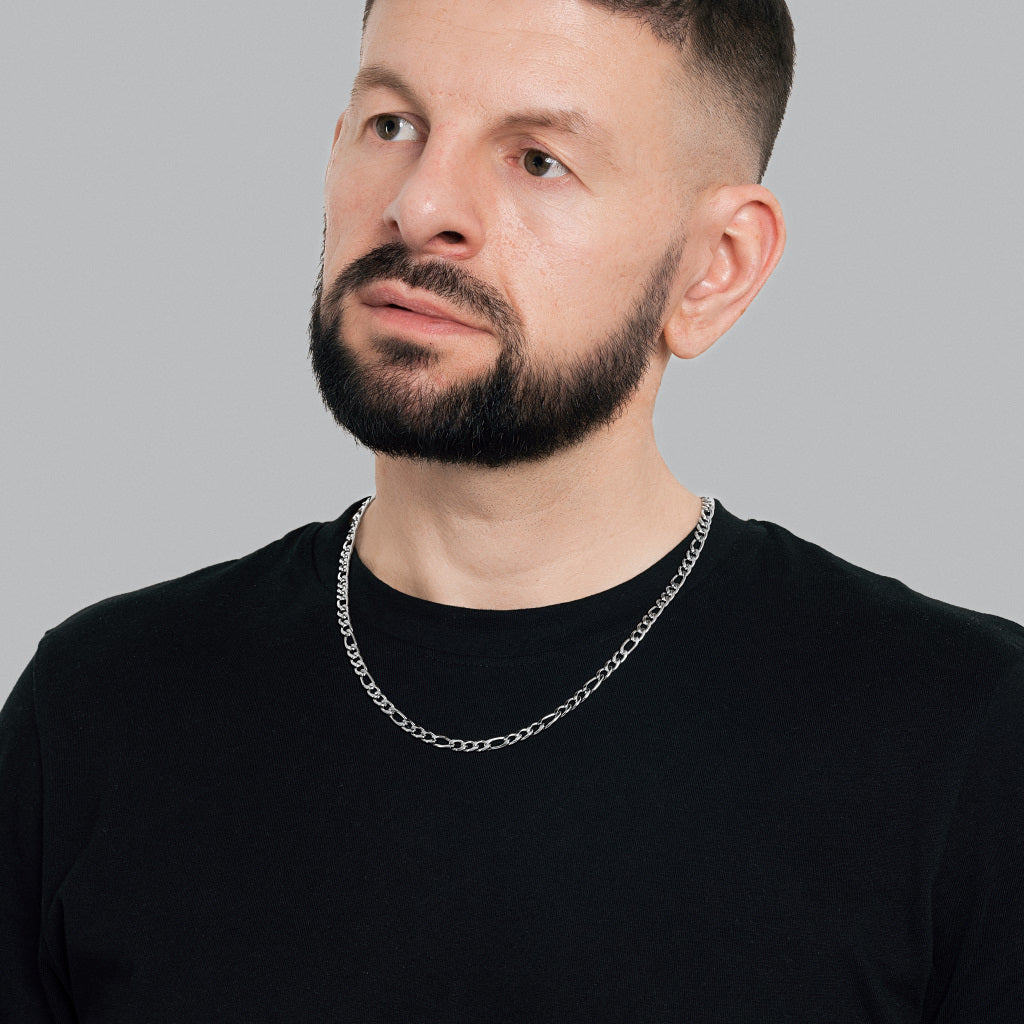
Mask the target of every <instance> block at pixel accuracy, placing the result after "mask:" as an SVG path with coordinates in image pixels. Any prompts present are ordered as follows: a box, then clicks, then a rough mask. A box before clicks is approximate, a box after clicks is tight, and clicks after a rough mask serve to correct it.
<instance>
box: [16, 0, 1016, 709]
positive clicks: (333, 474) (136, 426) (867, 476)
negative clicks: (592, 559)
mask: <svg viewBox="0 0 1024 1024" xmlns="http://www.w3.org/2000/svg"><path fill="white" fill-rule="evenodd" d="M791 8H792V11H793V15H794V19H795V21H796V23H797V31H798V44H799V47H800V58H799V67H798V74H797V88H796V92H795V95H794V97H793V101H792V105H791V108H790V113H789V116H788V118H787V122H786V125H785V126H784V128H783V132H782V136H781V138H780V140H779V145H778V147H777V155H776V158H775V161H774V163H773V166H772V167H771V169H770V170H769V176H768V179H767V180H766V184H768V185H769V187H771V188H773V189H774V190H775V191H776V193H777V194H778V195H779V197H780V198H781V200H782V203H783V207H784V209H785V210H786V213H787V217H788V222H789V230H790V242H789V249H788V252H787V254H786V256H785V258H784V260H783V263H782V265H781V267H780V268H779V270H778V271H777V274H776V276H775V277H774V278H773V280H772V281H771V282H769V285H768V288H767V290H766V292H765V293H764V294H763V295H762V296H761V297H760V298H759V299H758V301H757V302H756V303H755V304H754V306H753V307H752V309H751V310H750V312H749V313H748V314H747V315H746V317H744V319H743V321H742V322H741V323H740V324H739V325H738V326H737V328H735V329H734V330H733V331H732V332H731V333H730V334H729V335H727V336H726V337H725V338H723V339H722V340H721V341H720V342H719V343H718V345H716V347H715V348H714V349H712V351H711V352H710V353H708V354H707V355H706V356H704V357H702V358H701V359H699V360H697V361H696V362H690V363H686V364H682V363H678V364H677V365H676V366H675V367H674V369H673V370H672V371H671V373H670V375H669V379H668V381H667V383H666V387H665V389H664V391H663V393H662V397H661V401H660V407H659V412H658V427H659V435H660V438H661V442H662V445H663V450H664V451H665V453H666V456H667V458H668V460H669V463H670V465H671V466H672V467H673V469H674V470H675V471H676V474H677V475H678V476H679V477H680V478H681V479H682V480H683V482H684V483H686V484H687V486H689V487H690V488H692V489H695V490H697V491H700V492H702V493H711V494H716V495H718V496H719V497H720V498H721V499H722V500H723V501H724V502H725V504H726V505H727V506H728V507H729V508H730V509H731V510H732V511H734V512H737V513H739V514H741V515H743V516H749V517H756V518H767V519H774V520H777V521H779V522H782V523H783V524H785V525H787V526H788V527H789V528H790V529H792V530H794V531H795V532H797V533H799V534H801V535H803V536H806V537H808V538H810V539H812V540H815V541H817V542H819V543H821V544H823V545H825V546H826V547H828V548H830V549H832V550H833V551H835V552H837V553H838V554H840V555H842V556H844V557H846V558H848V559H850V560H851V561H854V562H857V563H860V564H862V565H865V566H867V567H868V568H871V569H875V570H877V571H882V572H885V573H888V574H890V575H894V576H897V577H899V578H901V579H903V580H904V581H905V582H907V583H909V584H910V585H911V586H913V587H915V588H916V589H918V590H922V591H924V592H925V593H928V594H932V595H935V596H938V597H941V598H943V599H946V600H950V601H954V602H955V603H958V604H965V605H968V606H972V607H976V608H978V609H981V610H983V611H991V612H995V613H998V614H1001V615H1004V616H1007V617H1009V618H1014V619H1017V620H1021V619H1024V580H1022V577H1021V571H1020V562H1021V553H1022V550H1024V543H1022V540H1021V534H1020V528H1019V522H1020V511H1021V507H1022V497H1024V495H1022V487H1021V467H1022V463H1024V411H1022V410H1024V402H1022V401H1021V399H1022V380H1024V346H1022V344H1021V342H1022V340H1024V339H1022V327H1021V325H1022V323H1024V298H1022V292H1024V289H1022V288H1021V284H1022V282H1021V276H1022V275H1021V257H1020V240H1021V238H1022V237H1024V190H1022V189H1021V188H1020V186H1019V178H1020V171H1019V165H1020V161H1021V158H1022V156H1024V153H1022V149H1021V143H1020V127H1021V119H1020V102H1021V98H1022V96H1024V80H1022V73H1021V70H1020V69H1021V63H1020V61H1019V54H1018V49H1019V41H1020V38H1021V31H1022V28H1024V17H1022V15H1021V14H1020V7H1019V5H1017V4H1011V3H1010V2H1009V0H1003V2H995V0H980V2H976V3H973V4H969V5H968V4H958V5H949V9H948V10H946V9H945V7H943V8H942V9H941V11H940V7H939V5H936V4H933V3H924V2H923V0H917V2H914V3H909V4H906V3H904V4H893V3H892V2H891V0H859V2H857V3H848V2H840V0H829V2H828V3H823V2H822V0H792V2H791ZM8 10H9V9H8ZM359 11H360V4H359V3H357V2H355V0H344V2H340V3H333V4H326V3H313V2H310V0H306V2H301V0H293V2H292V3H290V4H287V5H285V4H276V3H275V4H267V3H240V2H237V3H227V2H213V3H203V4H200V3H177V4H168V3H166V2H165V0H160V2H153V0H141V2H140V0H132V2H131V3H128V2H127V0H120V2H109V0H108V2H96V3H90V4H85V5H77V4H70V3H59V4H58V3H52V2H50V3H48V2H39V3H34V4H29V3H27V2H25V0H23V2H22V3H21V4H20V5H18V7H17V8H16V10H15V11H14V13H13V14H11V13H8V14H6V15H5V16H4V18H5V24H4V25H3V26H2V31H0V39H2V42H0V69H2V70H0V76H2V80H0V96H2V97H3V100H2V101H0V102H2V103H3V125H2V128H3V145H2V154H3V155H2V157H0V160H2V164H0V167H2V171H0V174H2V184H3V187H2V190H0V210H2V232H3V242H2V247H0V248H2V254H3V255H2V259H3V273H2V275H0V288H2V291H3V295H2V300H3V306H2V309H3V327H2V332H3V333H2V338H3V361H2V367H3V369H2V385H0V387H2V394H0V416H2V423H0V437H2V445H3V450H2V460H3V462H2V467H0V472H2V477H0V479H2V481H3V499H2V503H0V516H2V520H0V526H2V531H0V536H2V538H3V589H2V609H0V610H2V614H0V698H2V697H3V696H4V695H5V694H6V692H7V690H8V689H9V687H10V686H11V685H13V682H14V680H15V678H16V677H17V675H18V673H19V672H20V670H21V669H22V667H23V666H24V665H25V663H26V662H27V661H28V659H29V658H30V657H31V655H32V652H33V650H34V647H35V644H36V642H37V640H38V638H39V636H40V635H41V634H42V633H43V631H44V630H46V629H48V628H49V627H51V626H53V625H55V624H56V623H58V622H60V621H61V620H62V619H63V618H65V617H66V616H67V615H69V614H70V613H72V612H73V611H75V610H76V609H78V608H80V607H82V606H83V605H86V604H89V603H91V602H93V601H95V600H98V599H100V598H102V597H104V596H107V595H109V594H112V593H117V592H121V591H124V590H129V589H133V588H136V587H140V586H144V585H146V584H148V583H151V582H155V581H157V580H160V579H166V578H169V577H173V576H176V575H180V574H182V573H184V572H187V571H188V570H190V569H193V568H197V567H199V566H202V565H204V564H209V563H211V562H215V561H221V560H223V559H226V558H230V557H234V556H237V555H240V554H243V553H245V552H246V551H249V550H252V549H254V548H256V547H258V546H260V545H262V544H263V543H265V542H267V541H269V540H271V539H273V538H275V537H277V536H279V535H281V534H282V533H284V532H286V531H287V530H289V529H291V528H292V527H294V526H297V525H299V524H301V523H303V522H307V521H309V520H311V519H324V518H334V517H335V516H336V515H338V514H339V513H340V512H341V511H342V510H343V509H344V508H345V506H347V505H348V504H349V503H350V502H351V501H352V500H354V499H355V498H356V497H358V496H360V495H362V494H365V493H369V491H370V490H371V487H372V482H371V481H372V474H371V460H370V457H369V456H368V455H367V453H366V452H365V451H362V450H360V449H358V448H357V447H356V446H355V445H354V444H353V443H352V442H351V441H350V440H349V439H348V438H347V437H345V436H344V435H342V434H341V433H340V432H339V431H338V430H337V429H336V428H335V427H334V425H333V423H332V421H331V420H330V418H329V417H328V415H327V414H326V413H325V412H324V411H323V409H322V407H321V406H320V403H319V399H318V397H317V395H316V392H315V390H314V387H313V384H312V381H311V377H310V374H309V370H308V365H307V362H306V354H305V350H306V337H305V326H306V320H307V311H308V307H309V301H310V292H311V289H312V285H313V280H314V276H315V272H316V267H317V260H318V257H319V248H320V231H321V210H322V206H321V187H322V180H323V169H324V165H325V162H326V158H327V155H328V149H329V143H330V138H331V132H332V129H333V125H334V120H335V118H336V116H337V114H338V113H339V112H340V110H341V109H342V108H343V107H344V105H345V100H346V96H347V92H348V88H349V85H350V83H351V78H352V75H353V72H354V68H355V60H356V54H357V48H358V38H357V25H358V17H359Z"/></svg>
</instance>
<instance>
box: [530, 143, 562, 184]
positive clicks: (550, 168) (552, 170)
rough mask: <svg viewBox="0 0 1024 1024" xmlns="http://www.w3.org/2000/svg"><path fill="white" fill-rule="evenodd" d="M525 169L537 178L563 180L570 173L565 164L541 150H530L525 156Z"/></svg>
mask: <svg viewBox="0 0 1024 1024" xmlns="http://www.w3.org/2000/svg"><path fill="white" fill-rule="evenodd" d="M523 167H525V168H526V173H527V174H532V175H533V176H534V177H535V178H561V177H562V176H563V175H566V174H568V173H569V168H568V167H566V166H565V164H563V163H561V162H560V161H558V160H556V159H555V158H554V157H553V156H551V155H550V154H549V153H545V152H543V150H540V149H528V150H527V151H526V152H525V153H524V154H523Z"/></svg>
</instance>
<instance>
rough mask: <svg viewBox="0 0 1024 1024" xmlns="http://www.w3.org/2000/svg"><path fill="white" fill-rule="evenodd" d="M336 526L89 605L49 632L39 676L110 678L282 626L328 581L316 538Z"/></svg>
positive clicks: (312, 529)
mask: <svg viewBox="0 0 1024 1024" xmlns="http://www.w3.org/2000/svg"><path fill="white" fill-rule="evenodd" d="M336 529H337V521H336V522H334V523H330V522H327V523H324V522H312V523H307V524H305V525H304V526H300V527H298V528H296V529H294V530H292V531H290V532H289V533H287V534H285V535H284V536H283V537H281V538H279V539H278V540H275V541H272V542H271V543H269V544H267V545H265V546H263V547H261V548H259V549H258V550H256V551H253V552H251V553H249V554H247V555H244V556H241V557H239V558H234V559H230V560H228V561H224V562H219V563H216V564H214V565H209V566H206V567H204V568H201V569H197V570H195V571H193V572H190V573H187V574H186V575H184V576H180V577H177V578H175V579H170V580H165V581H163V582H160V583H156V584H153V585H151V586H147V587H143V588H142V589H139V590H134V591H130V592H128V593H123V594H118V595H115V596H113V597H108V598H106V599H104V600H101V601H98V602H96V603H95V604H92V605H89V606H88V607H86V608H83V609H82V610H81V611H78V612H76V613H75V614H73V615H71V616H70V617H69V618H67V619H66V620H64V621H63V622H62V623H60V624H59V625H57V626H55V627H53V628H52V629H50V630H48V631H47V632H46V633H45V634H44V636H43V638H42V640H41V641H40V643H39V648H38V650H37V653H36V657H35V659H34V664H35V671H36V676H37V678H43V677H44V678H46V680H47V681H48V683H49V684H50V685H53V682H54V681H56V680H72V679H84V678H86V677H91V678H110V677H111V676H119V675H121V673H122V671H123V670H124V669H125V668H126V667H128V666H131V665H133V664H135V665H140V666H141V665H149V666H152V665H154V664H163V665H167V664H168V663H175V662H182V663H185V662H187V661H188V660H189V659H190V658H192V657H195V656H197V655H198V654H199V653H200V652H210V651H214V650H222V649H228V648H230V647H231V645H232V644H243V643H245V642H246V638H247V637H248V636H251V635H253V634H257V633H259V632H261V631H265V630H266V629H268V628H281V627H282V626H283V625H286V622H285V620H287V618H288V617H289V613H293V614H301V612H300V607H301V606H302V605H303V604H304V603H305V604H308V602H309V599H310V595H311V594H319V593H320V592H322V590H323V588H324V586H326V585H327V584H328V582H329V581H324V580H322V579H320V574H319V573H318V568H317V564H316V556H317V548H318V538H320V537H321V535H322V534H324V533H325V532H328V533H333V532H334V531H335V530H336ZM57 685H60V684H57Z"/></svg>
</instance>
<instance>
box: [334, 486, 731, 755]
mask: <svg viewBox="0 0 1024 1024" xmlns="http://www.w3.org/2000/svg"><path fill="white" fill-rule="evenodd" d="M371 501H373V497H372V496H371V497H369V498H367V499H366V501H364V502H363V503H362V505H360V506H359V508H358V509H357V510H356V513H355V515H354V516H353V517H352V524H351V525H350V526H349V529H348V536H346V538H345V543H344V544H343V545H342V548H341V557H340V558H339V560H338V625H339V627H340V628H341V636H342V639H343V640H344V641H345V651H346V653H347V654H348V660H349V661H350V662H351V663H352V668H353V670H354V671H355V674H356V676H357V677H358V679H359V682H360V683H362V685H363V689H365V690H366V692H367V694H368V695H369V697H370V700H372V701H373V703H374V704H376V705H377V707H378V708H380V709H381V711H383V712H384V714H385V715H387V716H388V718H390V719H391V721H392V722H394V723H395V725H397V726H398V727H399V729H403V730H404V731H405V732H407V733H409V735H410V736H415V737H416V739H418V740H422V741H423V742H424V743H429V744H431V745H432V746H435V747H441V748H442V749H444V750H458V751H466V752H470V753H478V752H480V751H484V750H502V749H504V748H505V747H511V746H512V745H513V744H514V743H519V742H521V741H522V740H526V739H529V738H530V737H531V736H536V735H537V733H539V732H541V731H542V730H544V729H547V728H548V727H549V726H552V725H554V724H555V722H557V721H558V720H559V719H560V718H562V717H563V716H564V715H567V714H568V713H569V712H570V711H574V710H575V709H576V708H578V707H579V706H580V705H581V704H582V703H583V702H584V701H585V700H586V699H587V698H588V697H589V696H590V695H591V694H592V693H594V691H595V690H597V688H598V687H599V686H600V685H601V684H602V683H603V682H604V681H605V680H606V679H607V678H608V677H609V676H610V675H611V674H612V673H613V672H614V671H615V670H616V669H617V668H618V667H619V666H620V665H621V664H622V663H623V662H624V661H625V660H626V659H627V658H628V657H629V656H630V654H632V653H633V651H635V650H636V649H637V647H638V646H639V645H640V641H641V640H643V638H644V637H645V636H646V635H647V633H648V631H649V630H650V629H651V627H652V626H653V625H654V623H655V622H657V621H658V618H659V616H660V615H661V613H662V612H663V611H664V610H665V609H666V608H667V607H668V606H669V603H670V602H671V601H672V598H674V597H675V596H676V594H678V593H679V591H680V590H681V589H682V586H683V584H684V583H685V582H686V578H687V576H689V575H690V570H691V569H693V566H694V564H695V563H696V561H697V559H698V558H699V557H700V553H701V549H702V548H703V547H704V541H705V540H706V539H707V535H708V531H709V530H710V529H711V520H712V519H713V518H714V515H715V502H714V500H713V499H711V498H701V499H700V503H701V515H700V519H699V520H698V522H697V528H696V530H695V531H694V535H693V541H692V543H691V544H690V546H689V548H688V549H687V551H686V555H685V557H684V558H683V561H682V563H681V564H680V566H679V568H678V569H677V570H676V573H675V575H674V576H673V577H672V579H671V580H670V581H669V584H668V586H667V587H666V588H665V589H664V591H663V592H662V594H661V596H660V597H659V598H658V600H657V601H655V603H654V605H653V606H652V607H651V608H650V609H649V610H648V611H647V613H646V614H645V615H644V617H643V618H642V619H641V620H640V621H639V622H638V623H637V625H636V628H635V629H634V630H633V632H632V633H630V634H629V636H628V637H626V639H625V640H624V641H623V643H622V646H621V647H619V649H618V650H617V651H616V652H615V653H614V654H613V655H612V656H611V657H610V658H609V659H608V660H607V661H606V662H605V663H604V665H602V666H601V668H599V669H598V670H597V672H596V673H595V674H594V675H593V676H591V677H590V679H588V680H587V681H586V682H585V683H584V684H583V685H582V686H581V687H580V688H579V689H578V690H577V691H576V692H575V693H574V694H573V695H572V696H571V697H570V698H569V699H568V700H567V701H566V702H565V703H564V704H562V705H560V706H559V707H557V708H555V710H554V711H551V712H549V713H548V714H546V715H545V716H544V717H543V718H540V719H538V720H537V721H536V722H534V723H533V724H532V725H527V726H525V727H524V728H522V729H519V730H518V731H517V732H512V733H508V734H507V735H505V736H492V737H491V738H490V739H488V740H459V739H452V738H451V737H449V736H442V735H439V734H438V733H435V732H431V731H430V730H429V729H424V728H423V726H422V725H417V724H416V723H415V722H414V721H412V719H410V718H409V717H408V716H407V715H404V714H403V713H402V712H401V711H399V710H398V708H396V707H395V705H394V704H392V703H391V701H390V700H388V698H387V696H386V695H385V694H384V692H383V691H382V690H381V688H380V687H379V686H378V685H377V683H376V682H375V681H374V678H373V676H371V675H370V670H369V669H368V668H367V667H366V663H365V662H364V661H363V656H362V654H361V653H360V651H359V645H358V644H357V643H356V637H355V633H353V632H352V620H351V618H350V616H349V608H348V571H349V565H350V564H351V561H352V549H353V547H354V546H355V540H356V530H357V529H358V528H359V520H360V519H362V518H363V513H364V512H365V511H366V509H367V507H368V506H369V504H370V502H371Z"/></svg>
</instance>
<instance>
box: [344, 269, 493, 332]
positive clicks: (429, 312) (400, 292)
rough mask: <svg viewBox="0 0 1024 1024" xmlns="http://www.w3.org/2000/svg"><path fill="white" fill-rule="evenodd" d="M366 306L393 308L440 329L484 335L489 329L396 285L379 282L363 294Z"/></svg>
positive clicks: (425, 294)
mask: <svg viewBox="0 0 1024 1024" xmlns="http://www.w3.org/2000/svg"><path fill="white" fill-rule="evenodd" d="M360 298H361V299H362V301H363V303H364V304H365V305H367V306H370V307H371V308H373V309H382V310H383V309H388V308H393V309H397V310H402V311H405V312H407V313H414V314H416V315H417V316H421V317H426V318H428V319H430V320H432V321H434V322H436V323H437V324H438V325H439V326H440V325H442V324H450V325H453V326H457V327H462V328H467V327H468V328H470V329H471V330H474V331H484V330H486V327H484V326H482V325H481V324H479V323H477V322H474V321H473V320H472V319H471V318H469V317H467V316H466V314H464V313H462V312H460V311H459V310H457V309H455V308H453V307H452V306H449V305H447V304H446V303H445V302H443V301H442V300H440V299H438V298H437V297H436V296H434V295H432V294H431V293H430V292H423V291H417V290H416V289H413V288H409V287H407V286H406V285H403V284H401V283H399V282H397V281H377V282H375V283H373V284H371V285H367V287H366V288H364V289H362V290H361V292H360Z"/></svg>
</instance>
